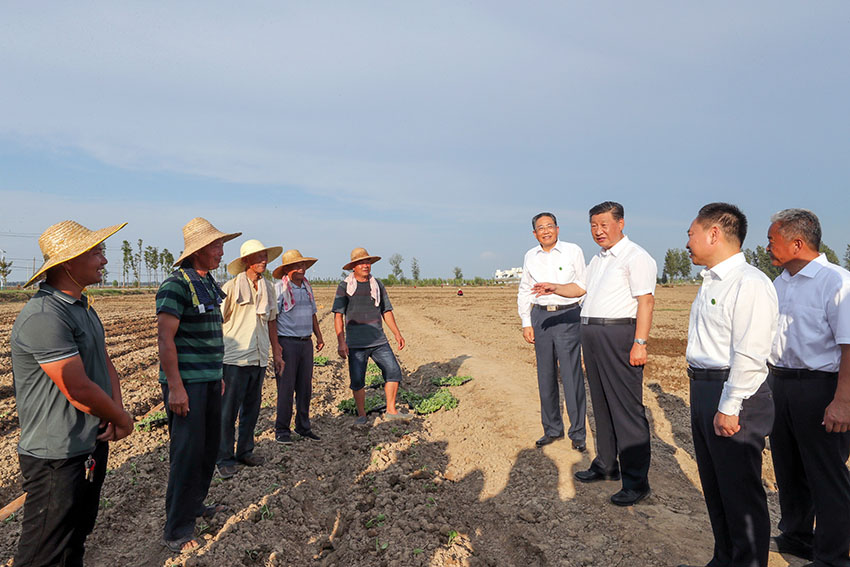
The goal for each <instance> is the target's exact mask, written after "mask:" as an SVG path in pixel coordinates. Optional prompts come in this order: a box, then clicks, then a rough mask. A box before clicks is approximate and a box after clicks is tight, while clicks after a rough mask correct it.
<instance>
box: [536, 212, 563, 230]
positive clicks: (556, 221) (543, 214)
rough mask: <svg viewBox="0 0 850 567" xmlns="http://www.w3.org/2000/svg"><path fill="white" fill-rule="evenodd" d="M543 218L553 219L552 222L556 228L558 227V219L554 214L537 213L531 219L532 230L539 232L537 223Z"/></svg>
mask: <svg viewBox="0 0 850 567" xmlns="http://www.w3.org/2000/svg"><path fill="white" fill-rule="evenodd" d="M541 217H552V222H554V223H555V226H558V219H556V218H555V215H553V214H552V213H546V212H544V213H537V214H536V215H534V216H533V217H532V218H531V229H532V230H537V221H539V220H540V218H541Z"/></svg>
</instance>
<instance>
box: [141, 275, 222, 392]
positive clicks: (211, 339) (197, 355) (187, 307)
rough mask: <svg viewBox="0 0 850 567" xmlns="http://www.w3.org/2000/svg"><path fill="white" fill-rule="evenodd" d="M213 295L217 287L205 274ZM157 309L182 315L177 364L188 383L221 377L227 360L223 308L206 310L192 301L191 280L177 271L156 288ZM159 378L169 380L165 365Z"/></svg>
mask: <svg viewBox="0 0 850 567" xmlns="http://www.w3.org/2000/svg"><path fill="white" fill-rule="evenodd" d="M201 279H202V280H203V282H204V285H206V286H207V291H208V292H209V294H210V296H211V297H215V290H214V289H213V284H212V283H211V280H212V276H211V275H209V274H207V275H206V276H205V277H204V278H201ZM156 312H157V314H159V313H168V314H169V315H173V316H174V317H177V318H178V319H180V325H179V326H178V327H177V334H176V335H174V346H175V347H176V348H177V368H178V369H179V370H180V378H181V379H182V380H183V381H184V382H186V383H187V384H190V383H195V382H212V381H214V380H221V378H222V371H223V363H224V335H223V334H222V332H221V322H222V318H221V309H219V306H218V305H216V306H215V308H214V309H212V310H204V312H203V313H201V312H199V311H198V308H197V307H195V306H193V305H192V291H191V289H190V288H189V283H188V282H187V281H186V280H184V279H183V278H182V277H180V276H177V275H173V274H172V275H171V276H169V277H168V278H167V279H166V280H165V281H164V282H162V285H161V286H159V291H157V292H156ZM159 381H160V382H161V383H162V384H165V383H166V382H168V380H166V377H165V371H164V370H163V369H162V365H160V367H159Z"/></svg>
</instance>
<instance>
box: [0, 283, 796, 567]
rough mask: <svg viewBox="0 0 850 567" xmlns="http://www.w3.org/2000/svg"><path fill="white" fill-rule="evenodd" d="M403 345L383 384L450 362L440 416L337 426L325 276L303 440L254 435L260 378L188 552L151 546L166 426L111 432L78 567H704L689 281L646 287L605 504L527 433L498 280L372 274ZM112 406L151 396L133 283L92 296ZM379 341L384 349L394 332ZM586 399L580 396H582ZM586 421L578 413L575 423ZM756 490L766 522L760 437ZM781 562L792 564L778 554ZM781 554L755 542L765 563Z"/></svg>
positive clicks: (520, 358) (555, 452)
mask: <svg viewBox="0 0 850 567" xmlns="http://www.w3.org/2000/svg"><path fill="white" fill-rule="evenodd" d="M389 292H390V296H391V298H392V300H393V304H394V306H395V313H396V318H397V321H398V323H399V326H400V328H401V330H402V333H403V334H404V336H405V338H406V340H407V347H406V348H405V349H404V350H402V351H401V352H399V353H398V356H399V361H400V362H401V365H402V369H403V371H404V376H405V380H404V383H403V385H402V387H403V388H408V389H412V390H415V391H417V392H419V393H426V392H429V391H433V390H434V389H435V387H434V386H432V385H431V384H430V379H431V378H433V377H438V376H446V375H454V374H464V375H471V376H473V377H474V380H473V381H472V382H470V383H468V384H466V385H464V386H460V387H456V388H453V389H452V390H453V393H454V394H455V395H456V396H457V397H458V398H459V399H460V404H459V406H458V407H457V408H456V409H454V410H451V411H440V412H438V413H435V414H432V415H430V416H427V417H415V418H414V419H412V420H411V421H409V422H398V421H394V422H387V421H384V419H383V418H382V417H381V416H380V415H376V416H374V417H373V418H372V420H373V421H372V425H371V426H370V427H367V428H362V429H357V428H354V427H352V425H353V418H352V417H350V416H347V415H343V414H342V413H341V412H340V411H339V410H337V408H336V405H337V403H338V402H340V401H341V400H343V399H345V398H348V397H350V395H351V392H350V391H349V390H348V372H347V367H346V365H345V364H344V363H343V362H342V361H341V360H340V359H339V357H338V356H337V354H336V340H335V336H334V333H333V318H332V316H331V314H330V305H331V301H332V295H333V290H332V289H318V290H317V302H318V303H319V305H320V309H319V318H320V321H321V326H322V331H323V333H324V335H325V338H326V340H327V343H328V344H327V346H326V347H325V351H324V352H323V353H321V354H324V355H327V356H328V357H329V358H330V363H329V364H328V365H327V366H325V367H316V369H315V377H314V397H313V401H312V410H311V411H312V418H313V426H314V430H315V431H316V432H317V433H318V434H319V435H320V436H321V437H322V440H321V441H311V440H296V442H295V443H294V444H293V445H291V446H281V445H278V444H276V443H275V440H274V403H275V399H276V391H275V383H274V379H273V377H272V376H271V374H269V375H268V379H267V381H266V384H265V388H264V392H263V409H262V411H261V414H260V421H259V424H258V426H257V439H258V442H257V453H258V454H261V455H263V456H265V457H266V459H267V461H266V464H265V465H264V466H261V467H256V468H243V469H241V470H240V471H239V472H238V474H237V475H236V476H234V477H233V478H232V479H229V480H221V479H219V478H215V479H214V480H213V484H212V487H211V489H210V494H209V503H213V502H214V503H223V504H226V505H228V506H229V508H230V510H229V512H228V513H226V514H220V515H219V516H217V517H216V518H215V519H214V520H212V521H211V522H209V523H208V524H204V523H201V524H199V526H198V535H199V536H200V537H201V538H203V539H204V540H205V542H204V545H203V547H202V548H201V549H200V550H198V551H195V552H193V553H191V554H188V555H183V556H179V555H174V554H172V553H170V552H168V551H167V550H166V549H165V548H163V547H162V546H161V544H160V540H161V534H162V526H163V523H164V516H165V512H164V493H165V486H166V482H167V476H168V462H167V460H168V434H167V431H166V429H164V428H162V427H153V428H151V430H150V431H141V430H140V431H136V432H135V433H134V434H133V435H131V436H130V437H128V438H127V439H125V440H122V441H119V442H117V443H113V444H112V445H111V448H110V450H111V454H110V460H109V467H110V472H109V474H108V476H107V479H106V483H105V485H104V490H103V498H102V501H101V507H100V515H99V517H98V522H97V526H96V528H95V531H94V533H93V534H92V535H91V536H90V537H89V539H88V546H87V547H88V552H87V565H90V566H95V567H99V566H102V567H114V566H116V565H119V566H123V565H134V566H176V565H187V566H188V565H193V566H201V565H207V566H218V565H227V566H232V565H249V566H250V565H268V566H270V565H326V566H340V567H341V566H349V565H368V566H371V565H377V566H402V565H434V566H442V565H446V566H452V565H458V566H462V565H488V566H496V565H499V566H501V565H521V566H523V567H531V566H536V565H564V566H581V565H600V566H601V565H605V566H616V565H622V566H629V567H632V566H643V565H646V566H650V565H652V566H655V565H677V564H679V563H694V564H704V563H705V562H706V561H707V560H708V559H709V558H710V555H711V549H712V544H713V540H712V537H711V530H710V526H709V522H708V517H707V515H706V512H705V505H704V502H703V498H702V493H701V491H700V484H699V479H698V476H697V471H696V463H695V461H694V456H693V445H692V442H691V435H690V418H689V409H688V382H687V377H686V375H685V368H686V365H685V359H684V354H685V343H686V336H687V319H688V309H689V307H690V303H691V301H692V300H693V297H694V295H695V293H696V288H695V287H671V288H659V290H658V295H657V297H658V300H657V303H656V314H655V319H654V323H653V328H652V333H651V335H650V346H649V363H648V364H647V367H646V372H645V388H644V400H645V402H646V405H647V408H648V415H649V419H650V425H651V429H652V432H653V440H652V451H653V457H652V459H653V460H652V468H651V470H650V483H651V485H652V489H653V493H652V496H651V497H650V498H648V499H647V500H646V501H644V502H642V503H640V504H639V505H638V506H635V507H633V508H627V509H621V508H617V507H615V506H613V505H611V504H610V503H609V501H608V498H609V496H610V495H611V494H613V493H614V492H616V491H617V490H619V483H612V482H602V483H595V484H591V485H581V484H579V483H576V482H574V479H573V473H574V472H575V471H577V470H582V469H585V468H587V466H588V465H589V463H590V461H591V459H592V458H593V439H592V437H591V438H589V439H588V452H587V453H584V454H581V453H578V452H576V451H574V450H572V449H571V447H570V443H569V441H560V442H556V443H553V444H551V445H549V446H547V447H545V448H544V449H542V450H541V449H536V448H535V447H534V440H535V439H537V438H538V437H539V436H540V435H541V434H542V428H541V425H540V415H539V399H538V395H537V382H536V373H535V366H534V351H533V347H532V346H530V345H528V344H526V343H525V342H524V341H523V340H522V335H521V332H520V325H519V318H518V316H517V314H516V301H515V297H516V295H515V294H516V288H511V287H508V288H501V287H493V288H468V289H467V290H465V293H464V295H463V297H458V296H457V295H456V294H455V290H454V289H449V288H443V289H440V288H404V289H400V288H390V290H389ZM22 306H23V302H10V303H0V505H3V504H6V503H7V502H10V501H11V500H13V499H14V498H15V497H17V496H18V495H19V494H20V492H21V485H20V471H19V468H18V462H17V455H16V452H15V451H16V449H15V447H16V443H17V440H18V429H17V428H18V422H17V414H16V413H15V403H14V391H13V386H12V375H11V363H10V357H9V347H8V339H9V333H10V331H11V326H12V323H13V322H14V318H15V316H16V315H17V313H18V312H19V311H20V309H21V307H22ZM95 309H97V311H98V313H99V315H100V317H101V319H102V320H103V322H104V324H105V327H106V332H107V344H108V348H109V351H110V353H111V356H112V359H113V361H114V362H115V365H116V367H117V368H118V371H119V373H120V374H121V376H122V391H123V395H124V400H125V405H126V406H127V407H128V409H129V410H130V411H131V412H132V413H133V414H134V415H136V416H142V415H143V414H145V413H146V412H147V411H148V410H149V409H150V408H151V407H153V406H155V405H156V404H157V403H159V402H160V401H161V392H160V389H159V386H158V385H157V382H156V372H157V364H158V360H157V351H156V338H155V315H154V298H153V295H135V296H125V297H108V298H103V299H98V300H97V302H96V303H95ZM394 348H395V345H394ZM588 409H589V410H590V408H588ZM589 422H590V428H589V431H590V432H591V435H592V431H593V417H592V413H591V415H590V418H589ZM764 478H765V486H766V487H767V488H768V494H769V501H770V505H771V512H772V515H773V518H774V521H776V520H778V504H777V498H776V494H775V492H774V488H775V486H774V480H773V472H772V469H771V465H770V454H769V450H767V451H765V471H764ZM20 516H21V513H20V512H19V513H18V514H16V515H15V516H13V517H11V518H10V519H8V520H7V521H6V522H5V523H3V524H2V525H0V561H5V560H6V559H7V558H9V557H11V556H12V555H13V554H14V550H15V546H16V545H17V540H18V536H19V534H20ZM791 560H792V563H791V565H801V564H802V563H804V561H802V560H796V559H793V558H791ZM788 564H789V563H788V562H787V561H786V560H785V559H784V558H783V557H781V556H779V555H777V554H771V563H770V565H771V566H777V567H778V566H784V565H788Z"/></svg>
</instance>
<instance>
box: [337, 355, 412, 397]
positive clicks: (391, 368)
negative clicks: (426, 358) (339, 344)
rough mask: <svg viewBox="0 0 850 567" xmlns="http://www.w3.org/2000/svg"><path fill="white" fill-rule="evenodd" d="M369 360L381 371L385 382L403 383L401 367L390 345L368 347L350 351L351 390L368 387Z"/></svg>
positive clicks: (349, 374)
mask: <svg viewBox="0 0 850 567" xmlns="http://www.w3.org/2000/svg"><path fill="white" fill-rule="evenodd" d="M369 358H371V359H372V360H374V361H375V364H377V365H378V368H380V369H381V375H383V377H384V381H385V382H401V367H400V366H399V365H398V361H397V360H396V358H395V354H393V349H392V347H390V343H384V344H382V345H378V346H374V347H368V348H350V349H348V376H349V378H350V380H351V382H350V384H351V389H352V390H354V391H357V390H362V389H363V388H365V387H366V365H367V364H368V363H369Z"/></svg>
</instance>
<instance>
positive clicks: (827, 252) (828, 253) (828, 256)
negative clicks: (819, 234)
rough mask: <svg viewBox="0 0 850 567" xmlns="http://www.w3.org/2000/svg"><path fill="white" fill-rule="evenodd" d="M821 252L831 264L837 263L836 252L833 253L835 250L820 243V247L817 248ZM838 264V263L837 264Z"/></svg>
mask: <svg viewBox="0 0 850 567" xmlns="http://www.w3.org/2000/svg"><path fill="white" fill-rule="evenodd" d="M818 252H820V253H821V254H825V255H826V259H827V260H829V261H830V262H832V263H833V264H839V262H838V254H836V253H835V250H833V249H832V248H830V247H829V246H827V245H826V244H824V243H823V242H821V243H820V249H819V250H818ZM839 265H840V264H839Z"/></svg>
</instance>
